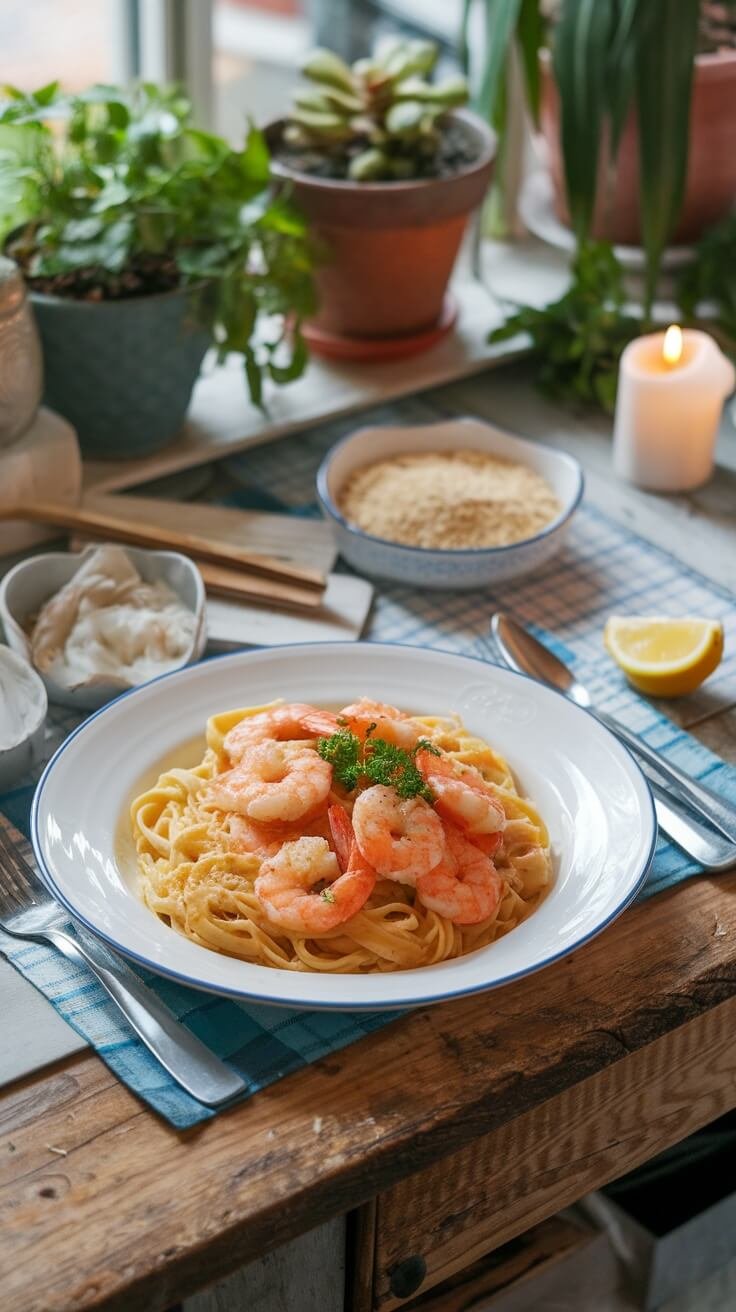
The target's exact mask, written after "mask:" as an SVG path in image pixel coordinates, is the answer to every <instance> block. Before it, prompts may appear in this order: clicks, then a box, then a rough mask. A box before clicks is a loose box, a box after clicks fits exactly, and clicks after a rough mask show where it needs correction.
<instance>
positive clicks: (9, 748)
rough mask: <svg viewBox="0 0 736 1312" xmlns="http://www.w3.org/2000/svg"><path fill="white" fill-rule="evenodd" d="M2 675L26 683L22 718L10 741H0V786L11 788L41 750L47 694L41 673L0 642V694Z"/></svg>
mask: <svg viewBox="0 0 736 1312" xmlns="http://www.w3.org/2000/svg"><path fill="white" fill-rule="evenodd" d="M3 675H4V676H5V677H8V678H10V679H11V680H12V681H13V682H16V680H20V679H23V680H25V683H26V685H27V692H28V711H27V716H26V722H25V724H24V725H23V727H22V729H19V731H18V734H17V736H16V735H14V738H13V741H12V742H9V743H7V744H6V745H5V746H3V745H2V742H0V788H3V789H6V788H15V787H16V786H17V784H18V780H19V779H20V776H21V775H23V774H25V773H26V771H27V770H30V768H31V766H32V765H33V763H34V761H35V760H36V758H37V756H38V755H39V753H40V751H41V747H42V744H43V733H44V724H45V723H46V712H47V711H48V698H47V696H46V689H45V688H44V686H43V682H42V680H41V676H40V675H39V674H37V673H36V671H35V670H34V668H33V666H32V665H31V664H30V663H29V662H28V661H27V660H25V659H24V658H23V657H22V656H19V655H18V653H17V652H16V651H12V650H11V648H10V647H5V646H3V645H0V697H2V687H3V683H4V678H3Z"/></svg>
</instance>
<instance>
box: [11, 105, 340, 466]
mask: <svg viewBox="0 0 736 1312" xmlns="http://www.w3.org/2000/svg"><path fill="white" fill-rule="evenodd" d="M5 93H6V96H7V99H6V100H5V102H4V104H3V106H2V109H1V110H0V237H1V238H2V239H3V240H4V249H5V251H6V253H7V254H9V255H10V256H11V257H12V258H14V259H15V260H16V261H17V263H18V264H19V266H20V268H21V269H22V271H23V273H24V275H25V278H26V280H27V283H28V286H29V289H30V296H31V302H32V304H33V308H34V311H35V314H36V318H37V320H38V324H39V329H40V333H41V339H42V344H43V351H44V365H45V379H46V381H45V400H46V403H47V404H48V405H50V406H51V407H52V408H53V409H55V410H58V411H59V412H60V413H61V414H62V415H64V416H65V417H66V418H67V419H69V420H70V421H71V422H72V423H73V424H74V426H75V428H76V429H77V432H78V434H79V438H80V442H81V445H82V449H83V451H84V452H85V453H86V454H88V455H95V456H101V457H116V458H121V457H128V456H136V455H139V454H141V453H143V452H149V451H153V450H155V449H156V448H158V447H160V446H163V445H165V444H166V443H167V442H168V441H170V440H171V438H172V437H173V436H174V434H175V433H176V431H177V429H178V428H179V426H180V424H181V422H182V420H183V418H184V415H185V413H186V410H187V406H188V403H189V398H190V395H191V391H192V387H193V385H194V382H195V380H196V377H197V374H198V373H199V369H200V366H201V363H202V359H203V356H204V353H205V351H206V349H207V348H208V346H211V345H213V346H214V347H215V349H216V351H217V353H218V356H219V357H220V358H223V357H224V356H225V355H226V354H227V353H228V352H236V353H238V354H239V355H241V356H242V359H243V364H244V369H245V375H246V379H247V383H248V386H249V388H250V395H251V397H252V399H253V401H255V402H256V403H257V404H260V402H261V392H262V380H263V377H264V375H266V376H268V377H270V378H271V379H273V380H274V381H275V382H277V383H283V382H287V381H288V380H289V379H291V378H294V377H296V376H297V375H298V374H299V373H300V372H301V370H302V369H303V367H304V363H305V358H306V353H305V348H304V343H303V340H302V337H301V333H300V323H301V319H302V317H303V315H304V314H305V313H308V312H309V311H311V310H312V308H313V306H314V300H313V287H312V279H311V265H310V256H309V247H308V243H307V240H306V235H305V224H304V221H303V219H302V218H301V217H300V216H299V215H298V214H297V213H296V212H295V211H294V210H293V209H292V208H291V206H290V205H289V204H288V202H287V200H286V199H285V198H284V197H283V196H274V195H273V194H272V190H271V187H270V181H269V155H268V149H267V147H266V143H265V140H264V138H263V136H262V135H261V133H260V132H258V131H256V130H254V129H251V130H250V131H249V132H248V135H247V137H246V140H245V144H244V146H243V148H242V149H240V150H236V149H233V148H232V147H231V146H230V145H229V143H228V142H226V141H224V140H223V139H221V138H219V137H217V136H213V135H211V134H210V133H206V132H202V131H199V130H197V129H196V128H195V127H194V126H193V125H192V121H191V109H190V105H189V103H188V102H187V100H186V99H184V98H183V97H182V96H181V95H180V94H179V93H178V92H177V91H175V90H167V89H159V88H157V87H155V86H152V85H150V84H145V85H142V86H137V87H134V88H132V89H131V90H128V91H124V90H122V89H119V88H114V87H102V86H98V87H93V88H92V89H91V90H89V91H88V92H86V93H84V94H82V95H77V96H66V95H64V94H63V93H62V92H61V91H60V90H59V87H58V84H53V85H51V86H48V87H45V88H43V89H42V90H41V91H38V92H36V93H35V94H31V95H29V94H25V93H22V92H20V91H17V90H14V89H12V88H6V89H5ZM267 316H268V323H269V327H270V332H269V334H268V335H267V336H264V335H263V333H262V331H261V324H262V322H263V321H264V320H266V317H267ZM273 323H275V329H274V328H273V327H272V326H271V325H272V324H273Z"/></svg>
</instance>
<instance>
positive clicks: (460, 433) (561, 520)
mask: <svg viewBox="0 0 736 1312" xmlns="http://www.w3.org/2000/svg"><path fill="white" fill-rule="evenodd" d="M463 448H464V449H466V450H471V451H484V452H486V454H487V455H491V456H500V457H502V458H503V459H506V460H516V461H518V462H520V463H522V464H525V465H528V466H529V467H530V468H531V469H534V470H535V471H536V472H537V473H538V474H541V475H542V477H543V478H545V479H546V480H547V482H548V483H549V485H550V487H551V488H552V490H553V491H554V493H555V495H556V497H557V499H558V501H559V502H560V506H561V510H560V513H559V515H558V516H557V518H556V519H553V520H552V522H551V523H550V524H547V525H546V526H545V527H544V528H543V529H542V530H541V531H540V532H539V533H537V534H535V535H534V537H531V538H524V539H523V540H522V541H521V542H512V543H510V544H509V545H508V546H505V547H474V548H472V549H468V550H465V549H463V550H440V549H437V548H433V547H409V546H405V545H404V544H402V543H398V542H389V541H387V540H386V539H385V538H377V537H373V536H372V534H370V533H365V532H364V531H363V530H362V529H360V528H358V527H357V525H356V524H352V523H350V521H349V520H347V519H346V518H345V516H344V515H343V514H342V513H341V511H340V509H339V505H338V499H339V496H340V491H341V489H342V488H343V487H344V485H345V483H346V482H347V480H348V478H349V477H350V475H351V474H353V473H354V472H355V470H356V469H360V468H362V467H363V466H364V465H369V464H373V462H374V461H377V460H385V459H387V458H388V457H389V456H397V455H405V454H406V453H407V452H411V453H412V454H417V453H419V452H422V451H459V450H462V449H463ZM583 486H584V481H583V471H582V469H581V468H580V465H579V464H578V462H577V460H574V459H573V457H572V456H568V455H565V454H564V452H562V451H555V450H554V449H552V448H551V447H546V446H540V445H539V444H537V443H536V442H529V441H527V439H526V438H523V437H513V436H512V435H511V434H510V433H504V432H502V431H501V430H500V429H498V428H493V427H492V426H491V425H490V424H484V423H482V422H481V421H480V420H479V419H451V420H442V421H440V423H436V424H422V425H420V426H418V427H416V428H402V427H396V428H360V429H358V430H357V432H355V433H351V434H350V435H349V436H348V437H345V438H343V439H342V441H341V442H338V443H337V444H336V445H335V446H334V447H332V449H331V450H330V451H328V453H327V455H326V456H325V458H324V460H323V461H322V464H321V465H320V467H319V470H318V472H317V496H318V498H319V503H320V506H321V508H322V513H323V515H324V516H325V518H326V519H327V520H329V522H330V523H331V524H332V528H333V532H334V534H335V540H336V542H337V546H338V549H339V551H340V554H341V555H342V556H343V557H344V559H345V560H347V561H348V562H349V563H350V564H351V565H353V566H354V568H355V569H357V570H359V571H360V572H361V574H371V575H377V576H378V577H380V578H384V579H392V580H393V581H394V582H396V583H413V584H416V585H417V586H418V587H421V588H455V589H458V588H460V589H465V588H482V587H486V586H488V585H490V584H494V583H501V582H505V581H506V580H507V579H513V578H518V577H519V576H520V575H522V574H529V573H531V571H533V570H535V569H538V568H539V567H540V566H541V565H544V564H545V563H546V562H547V561H548V560H549V559H550V558H551V557H552V556H554V555H555V553H556V552H558V551H559V550H560V548H561V546H562V545H563V543H564V541H565V537H566V535H567V530H568V528H569V525H570V521H571V519H572V516H573V514H574V513H575V510H576V509H577V507H578V505H579V503H580V499H581V497H582V495H583Z"/></svg>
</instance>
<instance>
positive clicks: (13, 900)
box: [0, 817, 246, 1107]
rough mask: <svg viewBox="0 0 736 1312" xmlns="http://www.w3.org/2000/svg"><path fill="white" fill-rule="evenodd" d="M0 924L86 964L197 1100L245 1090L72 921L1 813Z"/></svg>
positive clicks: (215, 1101)
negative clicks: (22, 852)
mask: <svg viewBox="0 0 736 1312" xmlns="http://www.w3.org/2000/svg"><path fill="white" fill-rule="evenodd" d="M70 923H71V924H72V925H73V930H71V929H70V928H69V926H70ZM0 928H2V929H4V930H5V932H6V933H7V934H12V935H13V937H14V938H22V939H41V940H43V941H45V942H47V943H51V944H53V946H54V947H55V948H58V950H59V952H62V953H63V954H64V956H65V957H68V958H69V960H70V961H74V962H76V963H79V962H83V963H84V964H85V965H87V966H89V968H90V970H91V971H92V973H93V974H94V975H95V976H96V977H97V979H98V980H99V982H100V984H101V985H102V987H103V988H104V989H105V991H106V993H108V994H109V996H110V997H111V998H112V1000H113V1002H115V1003H117V1005H118V1007H119V1008H120V1010H121V1012H122V1013H123V1015H124V1016H125V1018H126V1020H127V1021H128V1022H129V1024H130V1025H131V1026H132V1027H133V1029H134V1030H135V1032H136V1034H137V1035H138V1036H139V1038H141V1039H142V1040H143V1042H144V1043H145V1045H146V1047H147V1048H149V1050H150V1051H151V1052H152V1053H153V1055H154V1057H156V1058H157V1059H158V1061H160V1062H161V1065H162V1066H163V1067H165V1069H166V1070H167V1071H168V1072H169V1075H171V1076H173V1078H174V1079H175V1080H176V1081H177V1083H178V1084H180V1085H181V1086H182V1088H184V1089H186V1091H187V1093H190V1094H191V1095H192V1097H193V1098H197V1099H198V1100H199V1102H202V1103H204V1104H205V1105H206V1106H207V1107H219V1106H220V1105H221V1104H222V1103H225V1102H229V1101H230V1099H231V1098H235V1097H237V1095H238V1094H239V1093H243V1092H244V1091H245V1089H246V1084H245V1081H244V1080H243V1079H241V1077H240V1076H239V1075H236V1073H235V1072H234V1071H232V1070H230V1068H229V1066H226V1065H225V1063H224V1062H223V1061H220V1058H219V1057H216V1056H215V1054H214V1053H212V1052H210V1050H209V1048H207V1047H205V1045H204V1044H203V1043H201V1042H200V1040H199V1039H198V1038H196V1037H195V1036H194V1035H193V1034H192V1033H190V1031H189V1030H188V1029H187V1028H186V1026H184V1025H182V1024H181V1023H180V1022H179V1021H178V1020H177V1019H176V1017H175V1016H173V1015H172V1013H171V1012H170V1011H169V1009H168V1007H165V1006H164V1004H163V1003H162V1002H161V1001H160V999H159V998H158V997H157V996H156V994H155V993H154V992H153V990H152V989H149V988H147V987H146V985H145V984H143V983H142V981H141V980H140V979H139V978H138V976H137V975H136V974H135V972H134V971H132V970H131V969H130V967H129V966H128V965H127V963H126V962H125V961H123V960H122V958H121V957H118V956H117V955H116V954H115V953H113V952H111V951H110V950H109V948H107V947H106V946H105V945H104V944H103V943H100V942H99V941H98V939H96V938H94V937H93V936H92V935H91V934H88V933H87V931H86V930H85V929H84V928H83V926H81V925H79V924H77V922H76V921H71V918H70V917H69V916H68V914H67V912H66V911H65V910H64V908H63V907H61V906H60V905H59V903H58V902H56V901H55V900H54V898H52V897H51V895H50V893H49V892H48V890H47V888H46V886H45V885H44V884H42V883H41V880H40V879H39V878H38V876H37V875H36V874H35V873H34V872H33V870H32V869H31V867H30V866H29V864H28V862H27V861H26V860H25V859H24V857H22V856H21V854H20V852H19V851H18V849H17V847H16V845H15V844H14V842H13V840H12V839H11V837H10V834H9V833H8V831H7V829H6V827H5V824H4V823H3V819H2V817H0Z"/></svg>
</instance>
